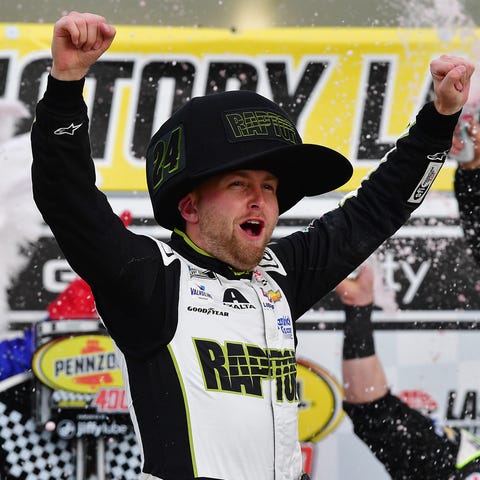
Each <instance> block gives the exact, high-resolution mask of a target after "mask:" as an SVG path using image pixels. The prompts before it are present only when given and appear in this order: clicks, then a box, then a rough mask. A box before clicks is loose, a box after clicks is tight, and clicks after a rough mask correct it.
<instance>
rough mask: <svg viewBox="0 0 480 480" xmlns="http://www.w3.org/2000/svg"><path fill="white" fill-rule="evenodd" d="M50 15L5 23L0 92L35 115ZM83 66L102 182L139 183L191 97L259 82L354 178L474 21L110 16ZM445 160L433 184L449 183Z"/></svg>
mask: <svg viewBox="0 0 480 480" xmlns="http://www.w3.org/2000/svg"><path fill="white" fill-rule="evenodd" d="M52 28H53V26H52V25H40V24H2V23H0V97H5V98H18V99H19V100H21V101H22V102H24V103H25V104H26V105H27V107H28V108H29V110H30V112H31V114H32V117H31V118H30V119H26V120H25V121H24V122H23V124H22V125H21V131H22V132H26V131H28V130H29V128H30V125H31V121H32V118H33V113H34V106H35V104H36V102H37V101H38V99H39V97H41V96H42V95H43V91H44V89H45V82H46V76H47V72H48V71H49V69H50V66H51V56H50V41H51V35H52ZM117 29H118V33H117V36H116V38H115V41H114V43H113V45H112V47H111V48H110V49H109V50H108V51H107V52H106V53H105V54H104V55H103V56H102V57H101V59H100V60H99V61H98V62H97V63H96V64H95V65H94V66H93V67H92V68H91V69H90V72H89V74H88V79H87V84H86V89H85V96H86V101H87V105H88V106H89V115H90V119H91V124H90V134H91V142H92V154H93V156H94V159H95V162H96V166H97V169H98V172H99V178H100V180H99V187H100V188H102V189H103V190H105V191H130V192H131V191H146V182H145V173H144V157H143V155H144V151H145V149H146V146H147V144H148V141H149V139H150V137H151V135H152V133H153V132H154V131H155V130H156V129H157V128H158V127H159V126H160V125H161V124H162V123H163V121H165V120H166V119H167V118H168V117H169V116H170V115H171V113H172V112H173V111H174V110H176V109H177V108H178V107H180V106H181V105H183V104H184V103H185V102H186V101H187V100H188V99H190V98H191V97H193V96H197V95H204V94H209V93H214V92H219V91H224V90H231V89H248V90H255V91H258V92H259V93H261V94H263V95H265V96H267V97H269V98H271V99H272V100H274V101H275V102H277V103H279V104H280V105H282V106H283V107H284V108H285V109H286V110H287V112H288V113H289V115H290V116H291V118H292V120H293V121H294V122H295V123H296V124H297V127H298V129H299V131H300V133H301V134H302V136H303V139H304V141H305V142H311V143H321V144H324V145H326V146H330V147H332V148H334V149H337V150H339V151H341V152H342V153H343V154H344V155H346V156H347V157H348V158H350V159H351V160H352V161H353V163H354V165H355V167H356V168H355V175H354V177H353V179H352V180H351V181H350V182H349V183H348V184H347V185H346V186H345V187H343V188H344V189H345V190H351V189H352V188H355V187H356V186H357V185H358V182H359V180H360V179H361V178H362V177H363V176H364V174H365V173H366V172H367V171H368V170H369V169H370V168H371V167H372V166H374V165H375V164H376V162H378V160H379V159H380V158H381V157H382V156H383V155H384V154H385V153H386V152H387V151H388V150H389V149H390V148H391V147H392V146H393V142H394V141H395V139H396V138H397V137H398V136H399V135H400V134H401V133H402V132H403V131H404V129H405V128H406V127H407V125H408V124H409V122H410V121H411V120H412V119H413V118H414V117H415V114H416V112H417V111H418V109H419V108H420V106H421V105H422V104H423V103H424V102H425V101H426V100H427V99H428V98H429V96H430V92H431V80H430V73H429V62H430V61H431V59H432V58H434V57H436V56H438V55H440V54H441V53H449V54H457V55H462V56H467V57H468V56H471V55H472V52H473V50H474V47H475V44H476V35H475V32H471V34H470V35H465V32H462V36H461V37H460V36H452V38H449V39H447V40H443V39H442V38H441V36H440V35H439V34H438V32H437V31H435V30H430V29H415V30H406V29H393V28H392V29H390V28H371V29H361V28H272V29H262V30H247V31H243V32H241V33H239V32H235V31H230V30H222V29H205V28H180V27H176V28H168V27H145V26H143V27H142V26H122V25H120V26H117ZM452 172H453V168H452V165H450V166H449V167H447V168H446V169H444V171H443V172H442V173H441V174H440V176H439V178H438V179H437V181H436V183H435V185H434V188H437V189H443V190H451V181H452Z"/></svg>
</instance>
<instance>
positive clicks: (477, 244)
mask: <svg viewBox="0 0 480 480" xmlns="http://www.w3.org/2000/svg"><path fill="white" fill-rule="evenodd" d="M454 190H455V197H456V199H457V202H458V211H459V217H460V225H461V226H462V229H463V234H464V236H465V240H466V241H467V243H468V246H469V247H470V249H471V252H472V256H473V258H474V260H475V261H476V263H477V265H479V266H480V168H477V169H471V170H467V169H463V168H460V167H458V168H457V170H456V172H455V181H454Z"/></svg>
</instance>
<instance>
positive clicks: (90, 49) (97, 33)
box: [50, 12, 116, 80]
mask: <svg viewBox="0 0 480 480" xmlns="http://www.w3.org/2000/svg"><path fill="white" fill-rule="evenodd" d="M115 33H116V30H115V28H114V27H112V26H111V25H108V24H107V21H106V20H105V18H104V17H102V16H100V15H95V14H93V13H78V12H70V13H69V14H68V15H65V16H63V17H62V18H60V19H59V20H58V21H57V22H56V23H55V26H54V30H53V38H52V57H53V65H52V70H51V72H50V73H51V75H52V77H54V78H56V79H58V80H80V79H81V78H83V77H84V76H85V75H86V74H87V72H88V69H89V68H90V66H91V65H93V64H94V63H95V62H96V61H97V60H98V58H99V57H100V56H101V55H102V54H103V53H104V52H105V51H106V50H107V49H108V48H109V47H110V45H111V44H112V42H113V39H114V37H115Z"/></svg>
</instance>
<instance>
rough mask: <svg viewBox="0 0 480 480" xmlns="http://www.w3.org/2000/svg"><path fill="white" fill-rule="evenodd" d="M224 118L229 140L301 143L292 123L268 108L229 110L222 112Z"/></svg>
mask: <svg viewBox="0 0 480 480" xmlns="http://www.w3.org/2000/svg"><path fill="white" fill-rule="evenodd" d="M224 119H225V126H226V130H227V137H228V140H229V141H230V142H239V141H245V140H259V139H261V140H281V141H283V142H285V143H290V144H293V145H296V144H297V143H301V142H300V139H299V138H298V134H297V131H296V129H295V126H294V125H293V123H292V122H291V121H290V120H289V119H288V118H286V117H283V116H281V115H279V114H278V113H275V112H271V111H269V110H259V109H253V108H252V109H250V110H230V111H227V112H224Z"/></svg>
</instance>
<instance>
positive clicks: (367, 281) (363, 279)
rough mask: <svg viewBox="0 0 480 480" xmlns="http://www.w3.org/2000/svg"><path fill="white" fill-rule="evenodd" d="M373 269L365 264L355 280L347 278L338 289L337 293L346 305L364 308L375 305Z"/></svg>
mask: <svg viewBox="0 0 480 480" xmlns="http://www.w3.org/2000/svg"><path fill="white" fill-rule="evenodd" d="M373 277H374V274H373V267H372V266H371V265H370V264H368V263H364V264H362V265H361V266H360V267H359V272H358V275H357V276H356V277H355V278H346V279H345V280H342V281H341V282H340V283H339V284H338V285H337V286H336V287H335V292H336V293H337V295H338V297H339V298H340V300H341V301H342V303H343V304H345V305H356V306H357V307H363V306H366V305H370V304H372V303H373Z"/></svg>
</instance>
